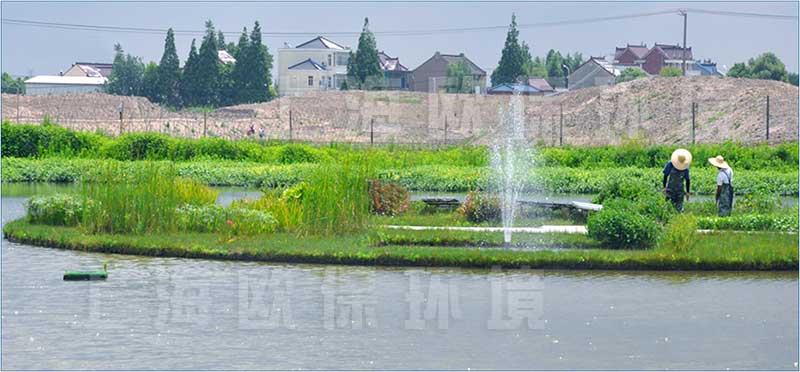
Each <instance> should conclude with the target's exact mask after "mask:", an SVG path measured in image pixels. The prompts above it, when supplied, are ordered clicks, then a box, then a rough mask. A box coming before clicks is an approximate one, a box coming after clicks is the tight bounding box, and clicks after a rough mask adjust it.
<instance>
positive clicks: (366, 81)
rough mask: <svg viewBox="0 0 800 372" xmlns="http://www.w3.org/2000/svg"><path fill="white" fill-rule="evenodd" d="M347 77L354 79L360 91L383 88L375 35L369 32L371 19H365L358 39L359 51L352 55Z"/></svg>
mask: <svg viewBox="0 0 800 372" xmlns="http://www.w3.org/2000/svg"><path fill="white" fill-rule="evenodd" d="M347 75H348V76H350V77H351V78H353V80H354V83H355V84H356V85H357V88H358V89H380V88H382V87H383V70H382V69H381V60H380V57H378V47H377V43H376V42H375V35H373V34H372V32H371V31H370V30H369V18H364V27H363V28H362V29H361V35H360V36H359V37H358V49H356V53H355V54H352V52H351V54H350V61H348V64H347Z"/></svg>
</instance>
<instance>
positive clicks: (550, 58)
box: [544, 49, 564, 78]
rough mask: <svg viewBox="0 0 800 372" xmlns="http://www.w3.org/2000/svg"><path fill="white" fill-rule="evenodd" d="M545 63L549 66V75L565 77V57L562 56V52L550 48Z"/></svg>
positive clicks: (551, 76)
mask: <svg viewBox="0 0 800 372" xmlns="http://www.w3.org/2000/svg"><path fill="white" fill-rule="evenodd" d="M544 64H545V67H546V68H547V77H550V78H560V77H564V57H562V56H561V52H559V51H557V50H553V49H550V51H548V52H547V58H546V59H545V62H544Z"/></svg>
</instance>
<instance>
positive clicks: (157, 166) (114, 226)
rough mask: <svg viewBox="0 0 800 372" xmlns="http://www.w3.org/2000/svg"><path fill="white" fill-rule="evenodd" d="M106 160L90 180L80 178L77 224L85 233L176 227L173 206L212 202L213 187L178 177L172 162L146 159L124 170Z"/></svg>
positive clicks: (154, 229) (144, 231)
mask: <svg viewBox="0 0 800 372" xmlns="http://www.w3.org/2000/svg"><path fill="white" fill-rule="evenodd" d="M126 170H127V169H126V168H123V167H121V166H120V165H119V164H118V163H106V164H104V166H103V167H101V168H100V169H99V170H98V171H97V173H96V174H95V177H96V178H95V179H94V180H93V181H94V182H81V191H80V194H81V197H82V200H83V202H84V212H83V219H82V221H81V226H82V227H83V228H84V229H85V230H86V231H88V232H89V233H111V234H118V233H137V234H144V233H153V232H174V231H176V230H177V223H176V221H177V208H178V207H179V206H182V205H184V204H187V203H188V204H197V205H201V204H212V203H214V202H215V201H216V198H217V194H218V192H217V191H213V190H211V189H209V188H208V187H206V186H203V185H201V184H198V183H197V182H196V181H192V180H186V179H181V178H180V177H178V172H177V170H176V168H175V166H174V165H172V164H168V163H166V164H165V163H148V164H147V165H145V166H144V167H142V168H141V169H138V170H137V171H134V172H127V171H126Z"/></svg>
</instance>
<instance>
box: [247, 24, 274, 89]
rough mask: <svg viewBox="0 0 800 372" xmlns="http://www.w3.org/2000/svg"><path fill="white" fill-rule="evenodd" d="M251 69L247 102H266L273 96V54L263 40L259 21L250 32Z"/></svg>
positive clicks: (249, 52) (249, 55)
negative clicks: (271, 87)
mask: <svg viewBox="0 0 800 372" xmlns="http://www.w3.org/2000/svg"><path fill="white" fill-rule="evenodd" d="M246 58H247V59H248V60H249V61H250V62H249V63H248V67H249V68H250V70H249V75H250V77H251V78H250V79H249V85H248V90H249V91H250V93H249V100H248V101H247V102H265V101H268V100H270V99H272V98H274V97H273V96H272V93H271V91H270V89H269V88H270V86H271V85H272V73H271V72H270V70H272V55H271V54H269V50H267V46H266V45H264V44H263V43H262V42H261V25H260V24H259V23H258V21H256V22H255V25H253V32H251V33H250V43H249V44H248V50H247V57H246Z"/></svg>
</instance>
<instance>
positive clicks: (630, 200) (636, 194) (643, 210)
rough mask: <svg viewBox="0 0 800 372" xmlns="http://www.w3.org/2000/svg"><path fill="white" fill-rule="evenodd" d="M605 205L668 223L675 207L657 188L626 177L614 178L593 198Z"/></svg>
mask: <svg viewBox="0 0 800 372" xmlns="http://www.w3.org/2000/svg"><path fill="white" fill-rule="evenodd" d="M592 202H593V203H603V204H604V207H608V208H615V209H624V210H629V211H634V212H636V213H639V214H642V215H644V216H646V217H650V218H653V219H655V220H657V221H659V222H662V223H666V222H668V221H669V219H670V218H671V217H672V216H673V215H674V214H675V209H674V208H672V206H671V205H670V204H669V202H667V201H666V200H665V198H664V196H663V194H661V193H660V192H658V191H656V189H655V188H653V187H650V186H647V185H644V184H642V183H641V182H635V181H632V180H626V179H614V180H612V181H611V182H609V183H608V184H607V186H605V187H604V188H603V189H602V190H601V191H600V193H599V194H598V195H597V196H595V197H594V198H593V199H592Z"/></svg>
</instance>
